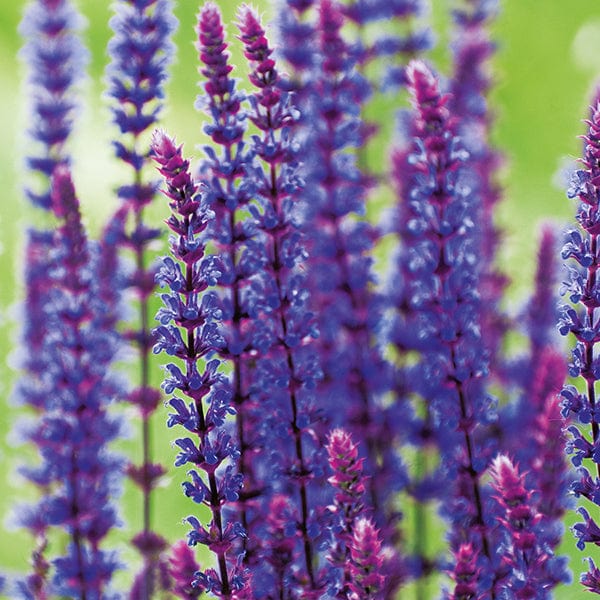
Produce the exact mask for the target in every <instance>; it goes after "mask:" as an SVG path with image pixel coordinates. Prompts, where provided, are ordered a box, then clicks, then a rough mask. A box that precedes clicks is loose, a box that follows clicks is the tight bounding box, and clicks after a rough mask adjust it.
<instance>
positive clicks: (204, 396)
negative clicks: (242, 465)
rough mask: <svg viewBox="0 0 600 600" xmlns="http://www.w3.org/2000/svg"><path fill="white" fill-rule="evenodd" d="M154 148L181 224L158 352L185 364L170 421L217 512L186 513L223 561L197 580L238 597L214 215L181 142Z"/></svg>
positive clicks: (170, 388) (196, 486) (201, 491)
mask: <svg viewBox="0 0 600 600" xmlns="http://www.w3.org/2000/svg"><path fill="white" fill-rule="evenodd" d="M152 153H153V158H154V160H155V161H156V163H157V164H158V168H159V171H160V173H161V175H163V177H164V178H165V181H166V190H165V195H166V196H167V197H168V198H169V206H170V207H171V216H170V217H169V219H168V220H167V225H168V226H169V228H170V229H171V230H172V231H173V235H172V236H171V238H170V241H169V244H170V248H171V257H166V258H164V259H163V263H162V265H161V268H160V270H159V272H158V274H157V281H158V282H159V283H160V284H161V286H163V287H167V288H168V291H167V292H166V293H164V294H163V295H162V299H163V303H164V306H163V308H161V309H160V310H159V312H158V314H157V320H158V321H159V322H160V323H161V325H160V326H159V327H157V328H156V330H155V335H156V339H157V342H156V344H155V346H154V352H155V353H159V352H166V353H167V354H168V355H170V356H174V357H177V358H179V360H180V362H182V363H184V365H185V368H184V370H183V371H182V370H181V369H180V367H179V366H178V365H176V364H175V363H170V364H168V365H167V367H166V369H167V372H168V375H167V378H166V379H165V381H164V383H163V388H164V389H165V391H167V393H169V394H171V393H172V394H173V395H172V397H171V399H170V400H169V403H168V404H169V405H170V406H171V408H172V410H173V412H172V413H171V414H170V415H169V420H168V426H169V427H173V426H175V425H181V426H183V427H184V428H185V430H186V437H183V438H179V439H177V440H176V441H175V444H176V445H177V446H178V447H179V449H180V452H179V454H178V455H177V457H176V460H175V464H176V466H183V465H186V464H187V463H190V464H191V465H192V468H191V469H190V470H189V471H188V475H189V477H190V481H186V482H184V483H183V490H184V493H185V495H186V496H188V497H189V498H191V499H192V500H194V501H195V502H197V503H198V504H204V505H205V506H208V507H209V508H210V511H211V521H210V523H208V524H207V525H204V524H202V523H201V522H200V520H199V519H198V518H196V517H195V516H190V517H188V518H187V519H186V522H187V523H188V524H189V525H190V526H191V529H190V531H189V532H188V544H189V545H190V546H196V545H197V544H202V545H205V546H207V547H208V549H209V550H210V551H211V552H212V553H213V554H214V555H215V558H216V562H217V569H212V568H208V569H205V570H203V571H197V572H196V573H195V575H194V579H193V581H192V582H191V584H192V587H193V588H197V589H199V590H202V591H206V592H208V593H210V594H212V595H213V596H214V597H217V598H227V599H232V600H233V599H234V598H241V597H242V596H243V594H245V593H246V592H247V589H248V576H247V573H246V570H245V569H244V567H243V566H242V565H241V560H240V559H241V556H239V557H236V556H235V553H236V547H237V546H236V543H237V542H238V541H239V539H240V538H241V537H243V536H244V535H245V532H244V530H243V528H242V527H241V525H240V524H239V523H237V522H235V521H231V520H227V518H226V515H225V511H224V508H225V505H226V504H227V503H230V502H234V501H236V500H237V499H238V497H239V492H240V489H241V486H242V478H241V476H240V475H239V474H236V473H235V472H234V467H235V464H236V462H237V459H238V457H239V453H238V450H237V448H236V447H235V445H234V444H233V441H232V439H231V436H230V435H229V434H228V433H227V430H226V428H225V426H224V423H225V419H226V418H227V416H228V415H231V414H234V412H235V411H234V410H233V408H232V406H231V405H230V403H229V393H228V390H227V389H226V387H224V383H225V379H224V377H223V375H221V374H220V373H219V372H218V369H219V365H220V361H219V360H218V359H216V358H212V355H214V353H215V352H216V350H217V348H218V347H219V346H221V345H222V343H223V340H222V338H221V337H220V335H219V334H218V330H217V325H218V319H219V318H220V311H219V310H218V309H217V306H216V303H215V302H214V297H213V296H212V295H211V294H210V293H205V292H206V290H207V288H208V287H209V286H210V285H214V283H215V272H214V267H213V260H212V259H211V258H206V257H205V256H204V252H205V248H204V242H203V241H202V235H203V233H204V231H205V230H206V228H207V227H208V224H209V219H210V218H211V216H212V215H211V213H210V211H208V209H207V207H206V201H205V199H204V198H202V196H201V194H200V185H199V184H197V183H195V182H194V181H193V180H192V177H191V175H190V172H189V162H188V161H187V160H184V158H183V156H182V153H181V146H179V147H177V146H176V145H175V143H174V142H173V140H171V139H170V138H169V137H168V136H167V135H166V134H165V133H163V132H161V131H157V132H155V134H154V137H153V139H152ZM185 400H188V401H189V402H188V403H187V404H186V402H185ZM188 435H193V436H194V439H192V438H190V437H187V436H188ZM176 577H179V576H176ZM179 579H180V577H179ZM176 580H177V579H176Z"/></svg>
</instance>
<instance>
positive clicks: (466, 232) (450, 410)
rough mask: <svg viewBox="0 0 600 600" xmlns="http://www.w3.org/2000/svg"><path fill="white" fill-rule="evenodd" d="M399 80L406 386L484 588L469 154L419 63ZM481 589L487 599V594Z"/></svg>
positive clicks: (487, 562) (483, 405) (486, 563)
mask: <svg viewBox="0 0 600 600" xmlns="http://www.w3.org/2000/svg"><path fill="white" fill-rule="evenodd" d="M407 76H408V81H409V89H410V91H411V93H412V96H413V103H414V107H415V113H414V121H413V131H414V138H413V140H414V141H413V144H414V145H413V148H412V151H411V152H410V153H409V155H408V156H407V158H406V159H407V166H406V168H405V169H403V170H402V172H401V173H402V177H403V179H402V180H401V181H400V183H401V186H405V187H404V190H405V193H404V195H403V196H404V198H405V199H406V204H405V207H404V210H405V212H406V214H405V215H404V217H403V219H402V221H401V224H402V227H404V230H403V231H402V232H401V233H402V235H403V237H404V248H403V249H402V254H401V257H400V269H401V273H402V274H403V276H404V277H405V283H404V285H405V288H406V290H405V304H406V306H407V307H408V309H409V312H410V313H411V314H412V318H413V323H412V327H413V328H416V329H413V331H418V332H419V340H418V346H416V348H415V349H418V350H419V352H420V355H421V361H420V362H419V364H418V366H417V369H416V373H415V375H414V380H413V382H412V384H411V388H414V390H413V391H415V392H417V393H419V395H420V396H422V398H423V399H424V402H425V404H426V407H427V410H428V411H432V414H433V415H434V416H435V418H434V419H432V421H431V426H432V436H433V437H434V438H435V440H436V442H437V445H438V448H439V451H440V453H441V457H442V466H443V468H444V469H445V471H446V473H447V474H446V476H450V479H449V480H448V481H447V483H448V485H456V487H455V488H454V490H455V492H454V494H455V495H454V496H453V497H452V499H451V500H450V501H449V502H446V503H445V506H444V513H445V515H446V516H447V518H448V519H449V520H450V523H451V527H452V529H451V533H450V539H451V541H452V540H457V545H458V543H463V542H465V540H466V541H467V543H472V544H473V551H474V553H475V555H476V556H478V558H479V559H480V563H479V564H478V568H480V569H481V571H482V578H481V582H480V585H481V586H486V585H487V583H486V582H489V578H488V576H489V577H492V578H493V574H492V571H491V569H492V564H491V563H492V559H493V547H492V545H491V543H490V539H489V536H490V532H489V531H488V528H487V525H486V517H485V514H484V495H483V489H482V485H481V483H480V474H481V473H482V472H483V471H484V469H485V468H486V466H487V462H488V460H489V458H488V457H489V450H488V449H486V448H484V447H483V446H481V445H480V444H479V443H478V442H477V438H476V436H475V430H476V428H477V427H478V426H481V425H482V424H486V423H489V422H491V421H492V420H493V419H494V418H495V411H494V410H493V407H492V406H491V404H490V401H489V399H488V398H487V396H486V394H485V390H484V388H483V381H484V377H485V375H486V372H487V363H486V353H485V348H484V347H483V343H482V339H481V333H480V329H479V322H480V320H479V316H480V301H479V297H478V294H477V290H478V282H479V274H480V271H479V268H478V262H477V258H476V257H477V253H478V244H479V240H478V237H477V235H476V233H475V231H474V228H473V222H472V220H471V216H473V215H476V214H477V213H478V206H477V199H476V198H475V197H473V196H472V195H470V193H469V188H468V187H463V186H462V185H461V184H462V182H461V175H462V174H463V170H462V168H463V167H462V165H463V162H464V161H465V160H466V159H467V157H468V155H467V153H466V152H465V151H464V150H463V149H462V148H461V147H460V145H459V142H458V140H457V138H456V137H455V136H454V133H453V128H452V123H451V120H450V114H449V111H448V109H447V107H446V104H447V102H448V98H447V97H445V96H442V95H441V93H440V91H439V86H438V83H437V80H436V78H435V76H434V75H433V74H432V73H431V71H430V70H429V68H428V67H427V66H426V65H425V64H424V63H422V62H420V61H413V62H411V63H410V64H409V66H408V69H407ZM409 375H410V373H409ZM435 423H439V424H441V426H435ZM452 481H454V483H450V482H452ZM466 524H469V525H466ZM484 591H487V592H489V593H491V596H492V598H494V597H495V592H494V591H493V590H492V589H489V588H488V589H486V590H480V592H481V593H483V592H484Z"/></svg>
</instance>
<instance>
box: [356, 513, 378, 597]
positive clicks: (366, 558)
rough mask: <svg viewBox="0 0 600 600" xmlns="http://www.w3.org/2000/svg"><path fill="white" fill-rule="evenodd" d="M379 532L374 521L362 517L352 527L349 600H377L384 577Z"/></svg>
mask: <svg viewBox="0 0 600 600" xmlns="http://www.w3.org/2000/svg"><path fill="white" fill-rule="evenodd" d="M382 567H383V556H382V552H381V539H380V537H379V531H378V530H377V528H376V527H375V525H374V523H373V521H371V520H370V519H368V518H365V517H360V518H359V519H357V520H356V521H355V523H354V525H353V527H352V538H351V540H350V582H349V588H350V594H349V596H348V598H349V600H377V599H378V598H380V597H381V592H382V590H383V583H384V576H383V574H382V572H381V571H382Z"/></svg>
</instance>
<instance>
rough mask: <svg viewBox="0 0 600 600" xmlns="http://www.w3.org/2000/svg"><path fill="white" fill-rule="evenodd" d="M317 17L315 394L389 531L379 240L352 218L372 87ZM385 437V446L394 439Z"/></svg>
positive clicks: (310, 229) (393, 479) (325, 12)
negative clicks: (356, 442)
mask: <svg viewBox="0 0 600 600" xmlns="http://www.w3.org/2000/svg"><path fill="white" fill-rule="evenodd" d="M318 9H319V13H318V23H317V26H316V40H317V47H318V48H319V51H320V63H319V64H318V70H317V69H315V76H314V79H313V80H312V81H311V82H310V83H309V86H310V88H311V91H312V93H313V94H314V97H315V98H318V99H319V100H318V103H317V102H315V105H314V106H313V108H312V112H311V118H310V120H309V121H308V122H306V123H305V122H303V121H301V122H300V124H299V129H300V131H301V132H302V131H303V130H304V131H305V132H306V133H304V134H303V135H301V139H302V146H303V147H305V148H309V147H310V148H313V149H314V150H313V152H311V154H310V156H309V158H308V159H307V161H306V164H305V165H304V167H303V174H304V176H305V179H306V186H305V192H304V198H305V201H306V203H307V205H308V206H309V208H308V215H307V224H308V226H306V227H305V229H306V235H307V246H308V252H309V260H308V266H309V277H308V283H309V285H310V289H311V296H312V303H313V306H314V307H315V309H316V311H317V313H318V325H319V330H320V336H319V339H318V340H317V344H316V345H317V348H318V350H319V353H320V357H321V362H322V368H323V373H324V376H323V381H322V383H321V384H320V385H319V388H318V390H319V395H320V396H321V397H322V399H323V400H322V402H323V405H324V406H325V407H330V408H329V410H331V411H332V412H331V415H330V418H331V419H332V424H334V425H344V426H346V427H348V428H349V430H350V432H351V433H352V434H353V435H355V436H356V438H357V439H363V440H365V447H364V453H365V455H366V457H367V458H368V467H367V470H368V471H369V472H371V473H372V474H373V477H372V478H371V479H370V482H369V494H370V502H371V503H372V504H373V506H374V508H375V509H376V511H375V515H374V518H375V519H376V522H377V523H378V525H379V526H380V527H382V528H385V527H386V525H385V524H386V523H389V519H388V517H389V514H386V513H387V512H389V506H387V503H388V500H389V495H390V493H391V492H392V490H394V489H397V487H398V482H399V480H401V478H400V477H398V476H397V475H398V473H397V469H396V466H397V465H396V461H395V460H394V458H393V457H391V456H390V455H391V453H392V452H393V451H392V452H390V451H391V450H392V446H391V445H389V444H386V445H385V446H383V445H382V444H381V443H380V442H381V440H382V438H381V437H379V438H378V434H377V433H376V432H378V431H379V432H380V431H381V429H380V428H382V427H383V428H385V426H386V419H385V416H384V414H383V411H382V409H381V407H380V405H379V404H378V401H379V399H380V396H381V394H382V393H383V392H384V391H385V390H386V385H387V381H386V375H387V368H386V365H385V363H384V361H383V360H382V357H381V355H380V354H379V351H378V349H377V348H376V347H375V344H374V341H375V337H376V331H375V328H376V323H377V321H378V319H379V317H380V315H381V299H380V298H378V296H377V295H376V294H375V293H374V291H373V283H374V281H373V275H372V272H371V266H372V260H371V258H370V251H371V250H372V248H373V245H374V240H375V237H376V234H375V231H374V229H373V228H372V227H371V226H369V225H368V224H367V223H365V222H364V221H362V220H361V219H359V218H357V217H358V216H360V215H363V214H364V212H365V201H366V191H367V189H366V180H365V177H364V175H363V173H362V172H361V171H360V169H359V168H358V167H357V166H356V164H355V163H354V161H353V159H352V154H351V151H352V150H353V149H355V148H356V146H357V145H359V138H357V136H356V133H357V131H358V128H359V127H360V119H359V118H358V117H357V115H358V114H359V112H360V106H361V103H362V102H363V101H364V98H365V94H366V92H367V91H368V86H367V85H366V82H365V81H364V79H363V78H362V77H360V76H358V74H357V73H356V71H355V70H354V68H353V67H354V63H353V59H352V57H351V55H350V53H349V49H348V45H347V43H346V41H345V40H344V39H343V37H342V35H341V27H342V24H343V16H342V13H341V12H340V7H339V6H338V5H337V4H336V3H334V2H329V1H328V0H325V1H323V2H321V3H319V5H318ZM340 397H344V398H347V402H346V403H345V407H344V409H343V411H339V410H338V408H337V399H338V398H340ZM334 407H335V408H334ZM388 434H389V435H390V437H389V438H388V441H389V440H391V439H393V434H392V433H391V431H389V432H388ZM386 437H387V436H386ZM377 465H380V466H377ZM386 531H387V529H386ZM384 536H385V534H384Z"/></svg>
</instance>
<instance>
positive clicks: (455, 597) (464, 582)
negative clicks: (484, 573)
mask: <svg viewBox="0 0 600 600" xmlns="http://www.w3.org/2000/svg"><path fill="white" fill-rule="evenodd" d="M477 562H478V561H477V556H476V555H475V553H474V551H473V545H472V544H461V545H460V546H459V547H458V550H457V551H456V552H455V553H454V571H452V573H451V574H450V576H451V577H452V579H453V580H454V590H453V592H452V594H451V595H450V596H449V597H448V599H449V600H476V599H479V598H481V595H479V594H478V592H477V587H478V586H477V580H478V577H479V569H478V568H477Z"/></svg>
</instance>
